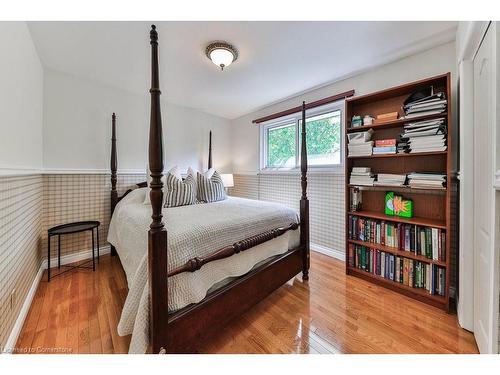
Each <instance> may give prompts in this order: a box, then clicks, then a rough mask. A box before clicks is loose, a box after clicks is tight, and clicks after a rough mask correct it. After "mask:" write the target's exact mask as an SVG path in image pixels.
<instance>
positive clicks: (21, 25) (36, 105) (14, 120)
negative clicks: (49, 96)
mask: <svg viewBox="0 0 500 375" xmlns="http://www.w3.org/2000/svg"><path fill="white" fill-rule="evenodd" d="M0 46H2V50H1V56H0V168H12V169H16V168H22V169H38V168H40V167H41V166H42V138H43V137H42V110H43V105H42V102H43V68H42V65H41V63H40V60H39V58H38V55H37V52H36V50H35V46H34V44H33V41H32V39H31V35H30V33H29V31H28V27H27V25H26V23H25V22H0Z"/></svg>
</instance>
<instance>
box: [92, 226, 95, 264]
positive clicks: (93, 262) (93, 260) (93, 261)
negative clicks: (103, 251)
mask: <svg viewBox="0 0 500 375" xmlns="http://www.w3.org/2000/svg"><path fill="white" fill-rule="evenodd" d="M92 270H93V271H95V257H94V228H92Z"/></svg>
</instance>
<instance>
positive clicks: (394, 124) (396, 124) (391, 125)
mask: <svg viewBox="0 0 500 375" xmlns="http://www.w3.org/2000/svg"><path fill="white" fill-rule="evenodd" d="M446 116H447V114H446V112H445V113H439V114H437V115H426V116H418V117H413V118H407V119H404V118H399V119H397V120H392V121H386V122H383V123H380V124H373V125H363V126H356V127H354V128H348V129H347V133H356V132H360V131H366V130H370V129H373V130H374V131H375V130H378V129H384V128H398V127H401V126H403V125H404V124H407V123H409V122H415V121H424V120H432V119H435V118H440V117H444V118H446Z"/></svg>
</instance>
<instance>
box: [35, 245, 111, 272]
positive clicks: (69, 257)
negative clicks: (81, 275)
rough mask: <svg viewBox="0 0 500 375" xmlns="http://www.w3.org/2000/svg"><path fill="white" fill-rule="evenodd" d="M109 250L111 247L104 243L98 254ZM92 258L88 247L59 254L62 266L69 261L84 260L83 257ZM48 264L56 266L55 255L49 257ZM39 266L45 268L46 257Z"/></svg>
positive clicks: (106, 252)
mask: <svg viewBox="0 0 500 375" xmlns="http://www.w3.org/2000/svg"><path fill="white" fill-rule="evenodd" d="M110 251H111V247H110V246H109V245H106V246H102V247H101V248H100V249H99V254H100V255H104V254H109V252H110ZM95 252H96V253H95V256H96V258H97V249H96V250H95ZM91 258H92V250H91V249H89V250H85V251H80V252H78V253H76V254H68V255H63V256H61V265H62V266H64V265H66V264H71V263H75V262H80V261H82V260H85V259H91ZM50 265H51V266H52V267H54V266H57V257H54V258H50ZM41 267H42V268H43V269H44V270H46V269H47V259H45V260H44V261H43V262H42V265H41Z"/></svg>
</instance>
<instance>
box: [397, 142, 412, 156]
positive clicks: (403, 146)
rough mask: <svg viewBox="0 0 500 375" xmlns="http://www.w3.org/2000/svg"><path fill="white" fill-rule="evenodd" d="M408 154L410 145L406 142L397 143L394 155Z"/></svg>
mask: <svg viewBox="0 0 500 375" xmlns="http://www.w3.org/2000/svg"><path fill="white" fill-rule="evenodd" d="M408 152H410V145H409V144H408V142H405V141H399V142H398V143H397V144H396V153H398V154H404V153H408Z"/></svg>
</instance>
